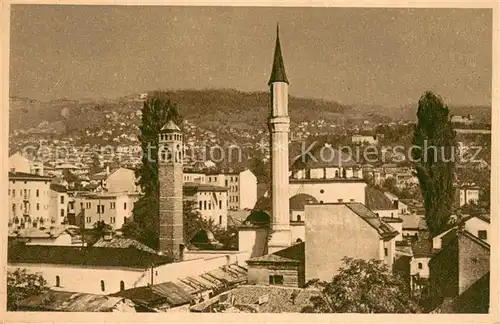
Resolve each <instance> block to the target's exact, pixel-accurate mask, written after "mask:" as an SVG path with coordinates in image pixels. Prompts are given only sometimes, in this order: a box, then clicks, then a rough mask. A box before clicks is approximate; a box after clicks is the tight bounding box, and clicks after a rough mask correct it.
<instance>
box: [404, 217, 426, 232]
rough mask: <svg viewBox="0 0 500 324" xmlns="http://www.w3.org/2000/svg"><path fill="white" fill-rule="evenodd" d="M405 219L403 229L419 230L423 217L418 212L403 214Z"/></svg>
mask: <svg viewBox="0 0 500 324" xmlns="http://www.w3.org/2000/svg"><path fill="white" fill-rule="evenodd" d="M401 218H402V219H403V229H414V230H417V229H418V226H419V224H420V222H421V221H422V219H423V217H422V216H420V215H416V214H410V215H402V216H401Z"/></svg>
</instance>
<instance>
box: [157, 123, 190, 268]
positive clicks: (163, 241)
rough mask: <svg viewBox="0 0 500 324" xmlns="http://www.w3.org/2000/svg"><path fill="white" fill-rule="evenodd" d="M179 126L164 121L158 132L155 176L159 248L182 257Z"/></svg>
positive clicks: (180, 138)
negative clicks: (156, 176) (158, 192)
mask: <svg viewBox="0 0 500 324" xmlns="http://www.w3.org/2000/svg"><path fill="white" fill-rule="evenodd" d="M182 137H183V136H182V132H181V129H180V128H179V127H178V126H177V125H176V124H175V123H174V122H173V121H168V122H167V123H166V124H165V126H163V128H162V129H161V131H160V134H159V149H158V180H159V184H160V190H159V191H160V197H159V199H160V200H159V215H158V234H159V239H160V242H159V252H162V253H163V254H165V255H167V256H170V257H172V259H173V260H174V261H181V260H182V251H183V249H184V239H183V236H184V233H183V232H184V229H183V213H182V201H183V192H182V185H183V179H182V177H183V162H182V160H183V139H182Z"/></svg>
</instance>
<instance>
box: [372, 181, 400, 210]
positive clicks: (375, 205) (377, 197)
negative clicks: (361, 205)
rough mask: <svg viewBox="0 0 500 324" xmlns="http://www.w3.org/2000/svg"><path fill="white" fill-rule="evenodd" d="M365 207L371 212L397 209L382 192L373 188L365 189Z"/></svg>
mask: <svg viewBox="0 0 500 324" xmlns="http://www.w3.org/2000/svg"><path fill="white" fill-rule="evenodd" d="M365 198H366V207H368V208H369V209H371V210H393V209H397V208H396V207H395V206H394V204H393V203H392V202H391V200H390V199H389V198H388V197H387V196H386V195H385V194H384V192H383V191H382V190H379V189H377V188H373V187H368V186H367V187H366V188H365Z"/></svg>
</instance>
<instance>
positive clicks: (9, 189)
mask: <svg viewBox="0 0 500 324" xmlns="http://www.w3.org/2000/svg"><path fill="white" fill-rule="evenodd" d="M9 197H10V189H9Z"/></svg>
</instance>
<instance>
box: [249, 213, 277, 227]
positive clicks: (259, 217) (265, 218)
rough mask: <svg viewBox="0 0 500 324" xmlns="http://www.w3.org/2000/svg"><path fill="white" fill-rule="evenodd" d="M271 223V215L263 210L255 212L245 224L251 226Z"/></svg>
mask: <svg viewBox="0 0 500 324" xmlns="http://www.w3.org/2000/svg"><path fill="white" fill-rule="evenodd" d="M270 221H271V218H270V217H269V215H268V214H267V213H266V212H264V211H262V210H255V211H253V212H252V213H250V215H248V217H247V218H246V219H245V223H247V224H250V225H268V224H269V223H270Z"/></svg>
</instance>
